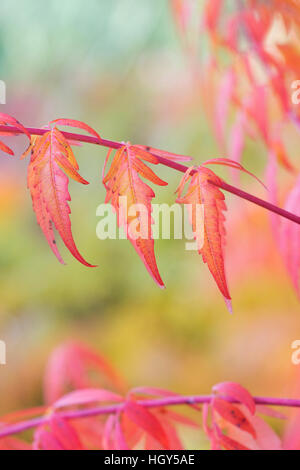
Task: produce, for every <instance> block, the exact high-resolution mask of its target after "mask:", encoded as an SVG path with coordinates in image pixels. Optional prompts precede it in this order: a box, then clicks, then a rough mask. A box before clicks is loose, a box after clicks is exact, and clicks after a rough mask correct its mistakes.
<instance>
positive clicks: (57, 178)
mask: <svg viewBox="0 0 300 470" xmlns="http://www.w3.org/2000/svg"><path fill="white" fill-rule="evenodd" d="M77 169H78V165H77V162H76V160H75V157H74V155H73V152H72V149H71V147H70V145H69V143H68V142H67V140H66V139H65V138H64V136H63V134H62V133H61V132H60V131H59V130H58V129H57V128H56V127H54V128H53V129H52V130H50V131H48V132H46V133H45V134H44V135H43V136H42V137H34V138H33V139H32V144H31V161H30V164H29V167H28V188H29V189H30V192H31V197H32V202H33V209H34V211H35V213H36V216H37V221H38V224H39V225H40V227H41V229H42V230H43V232H44V235H45V237H46V239H47V241H48V243H49V245H50V247H51V249H52V251H53V253H54V254H55V255H56V257H57V258H58V260H59V261H60V262H61V263H63V260H62V258H61V256H60V253H59V251H58V248H57V246H56V241H55V237H54V232H53V225H54V227H55V228H56V230H57V231H58V233H59V235H60V236H61V238H62V240H63V242H64V244H65V245H66V247H67V248H68V249H69V251H70V252H71V253H72V255H73V256H74V257H75V258H76V259H77V260H78V261H79V262H81V263H82V264H84V265H85V266H88V267H93V266H92V265H91V264H89V263H87V262H86V261H85V260H84V258H83V257H82V256H81V254H80V253H79V251H78V250H77V248H76V245H75V242H74V239H73V235H72V231H71V221H70V217H69V214H70V212H71V211H70V208H69V204H68V202H69V201H70V200H71V197H70V194H69V191H68V185H69V180H68V177H67V176H66V174H67V175H68V176H70V177H71V178H73V179H74V180H75V181H77V182H79V183H81V184H88V182H87V181H85V180H84V179H83V178H82V177H81V176H80V175H79V173H78V172H77ZM65 173H66V174H65Z"/></svg>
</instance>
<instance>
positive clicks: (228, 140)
mask: <svg viewBox="0 0 300 470" xmlns="http://www.w3.org/2000/svg"><path fill="white" fill-rule="evenodd" d="M200 3H201V6H200ZM171 4H172V7H173V11H174V12H175V17H176V21H177V23H180V22H181V23H183V22H184V24H189V19H188V18H187V14H188V12H189V14H190V15H193V12H195V6H196V5H198V7H199V9H198V10H197V12H198V15H199V22H198V23H199V25H200V28H201V31H202V32H205V33H206V35H207V36H208V38H209V48H210V55H209V59H208V60H207V61H206V63H205V64H203V63H201V65H200V61H199V66H200V68H201V73H199V74H198V79H199V81H200V85H201V86H200V88H201V90H202V95H203V103H204V106H205V108H206V114H207V116H208V117H209V119H210V121H211V123H212V127H213V129H214V132H215V135H216V138H217V141H218V144H219V147H220V150H221V151H222V153H224V154H225V155H227V156H228V158H230V159H231V160H234V161H236V162H241V160H242V156H243V152H244V149H245V145H246V142H247V139H251V140H256V141H257V140H259V141H260V142H262V143H263V145H264V147H265V149H266V153H267V155H268V159H267V160H268V176H269V185H270V187H271V188H273V191H274V192H276V189H277V185H278V183H277V180H276V179H275V172H274V171H273V170H271V168H270V167H272V166H273V167H274V166H277V165H279V166H281V167H282V168H283V170H284V171H286V172H288V174H289V178H290V180H291V185H292V186H293V188H292V190H291V192H290V193H289V194H288V195H287V197H286V203H285V209H286V210H289V211H293V212H294V213H295V214H296V215H299V214H300V212H299V203H300V199H299V198H300V189H299V184H300V182H299V178H298V169H297V168H295V166H296V165H294V163H293V162H292V160H291V156H290V151H289V149H288V141H287V136H286V135H287V129H290V128H293V126H295V130H296V132H299V130H300V108H299V106H295V105H293V102H292V94H293V93H295V88H294V89H293V85H292V84H293V82H294V81H297V80H299V79H300V67H299V53H300V41H299V40H300V4H299V2H298V1H295V0H269V1H264V0H235V1H232V2H226V1H225V0H206V1H204V2H199V1H198V0H180V1H178V0H171ZM180 18H181V20H180ZM186 30H187V28H185V29H183V28H181V33H182V34H183V35H184V34H187V31H186ZM193 50H195V51H197V48H196V47H194V48H193ZM196 59H197V60H198V57H196ZM193 67H194V63H193ZM298 96H299V94H298ZM291 124H292V126H291ZM288 135H290V133H289V134H288ZM296 138H299V137H298V136H296V135H295V139H296ZM289 191H290V189H289ZM274 192H272V199H273V201H274V200H275V193H274ZM273 225H274V227H275V228H276V233H275V237H276V240H277V241H278V242H279V248H280V252H281V253H282V256H283V260H284V263H285V265H286V266H287V270H288V272H289V274H290V276H291V278H292V281H293V285H294V286H295V289H296V291H297V293H298V295H299V296H300V282H299V281H300V245H299V240H300V229H299V227H298V226H295V225H294V224H292V223H290V222H288V221H279V220H278V221H277V222H276V224H273ZM290 240H293V243H292V244H291V243H290Z"/></svg>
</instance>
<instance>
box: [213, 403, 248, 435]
mask: <svg viewBox="0 0 300 470" xmlns="http://www.w3.org/2000/svg"><path fill="white" fill-rule="evenodd" d="M212 408H213V410H214V411H216V412H217V413H218V414H219V415H220V416H221V417H222V418H223V419H224V420H225V421H228V422H229V423H231V424H233V425H234V426H236V427H237V428H239V429H241V430H243V431H245V432H248V433H249V434H251V435H252V436H253V437H254V438H256V432H255V429H254V428H253V426H252V424H251V423H250V422H249V420H248V419H247V417H246V416H245V414H244V413H243V412H242V411H241V410H240V409H239V407H238V406H236V405H234V404H232V403H228V402H227V401H225V400H222V399H220V398H214V399H213V401H212Z"/></svg>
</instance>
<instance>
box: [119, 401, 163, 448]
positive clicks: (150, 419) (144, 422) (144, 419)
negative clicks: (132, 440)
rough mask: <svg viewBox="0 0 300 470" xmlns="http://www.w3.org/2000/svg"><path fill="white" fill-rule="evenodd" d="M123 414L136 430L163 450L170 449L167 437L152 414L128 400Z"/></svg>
mask: <svg viewBox="0 0 300 470" xmlns="http://www.w3.org/2000/svg"><path fill="white" fill-rule="evenodd" d="M124 414H125V416H126V417H127V418H128V419H129V420H130V421H132V422H133V423H134V424H135V425H136V426H137V427H138V428H141V429H142V430H143V431H144V432H145V433H146V434H149V435H150V436H151V437H152V438H153V439H155V440H156V441H157V442H158V443H159V444H160V445H161V446H162V448H163V449H166V450H167V449H170V444H169V441H168V437H167V435H166V433H165V431H164V429H163V427H162V425H161V423H160V422H159V420H158V419H157V418H156V417H155V415H154V414H153V413H151V412H150V411H149V410H147V409H146V408H144V407H143V406H141V405H139V404H137V403H135V402H134V401H132V400H128V401H127V402H126V404H125V408H124Z"/></svg>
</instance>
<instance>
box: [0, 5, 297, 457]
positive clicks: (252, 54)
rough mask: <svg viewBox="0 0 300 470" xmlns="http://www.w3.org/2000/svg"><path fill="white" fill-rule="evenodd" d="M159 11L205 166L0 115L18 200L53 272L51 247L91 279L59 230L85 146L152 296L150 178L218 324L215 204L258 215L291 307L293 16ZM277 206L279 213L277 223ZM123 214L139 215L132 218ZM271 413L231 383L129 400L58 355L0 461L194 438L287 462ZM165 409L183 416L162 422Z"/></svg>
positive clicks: (67, 226)
mask: <svg viewBox="0 0 300 470" xmlns="http://www.w3.org/2000/svg"><path fill="white" fill-rule="evenodd" d="M200 3H201V5H200ZM229 3H230V5H229ZM170 6H171V8H172V11H173V15H174V19H175V22H176V25H177V29H178V31H179V34H180V38H181V40H182V46H183V47H182V50H183V53H184V54H185V58H186V67H190V70H191V74H192V75H193V83H194V85H195V90H198V93H199V94H200V95H201V103H202V108H201V110H199V113H200V112H201V113H205V115H206V118H207V120H208V121H209V122H210V124H211V127H212V129H213V132H214V135H215V138H216V141H217V143H218V147H219V152H220V157H219V158H218V157H215V156H214V157H213V158H211V159H209V160H207V156H202V155H201V156H200V158H201V161H203V162H202V163H201V164H197V165H195V164H192V165H191V166H189V167H188V166H185V163H186V162H189V161H190V160H191V158H190V157H189V156H186V155H177V154H174V153H170V152H168V151H164V150H159V149H156V148H152V147H150V146H146V145H135V144H131V143H130V142H115V141H108V140H105V139H104V138H103V136H102V134H101V133H98V132H97V131H96V130H94V129H93V128H92V127H90V126H89V125H87V124H86V123H83V122H81V121H77V120H72V119H56V120H54V121H51V122H50V123H48V124H47V125H46V126H44V127H41V128H35V129H33V128H29V127H25V126H24V125H23V124H21V123H20V122H19V121H18V120H16V119H15V118H14V117H12V116H9V115H7V114H4V113H0V137H1V141H0V150H1V152H2V153H4V154H6V155H10V156H13V151H12V149H11V148H10V147H9V146H8V145H7V144H6V143H4V142H3V141H2V140H3V139H4V140H5V142H6V140H7V139H8V138H9V137H16V136H20V135H22V136H23V137H24V138H25V139H26V140H27V141H29V142H28V146H27V150H25V149H24V153H23V155H22V158H24V159H26V158H27V159H28V174H27V186H28V190H29V192H30V195H31V198H32V205H33V210H34V213H35V215H36V219H37V223H38V225H39V226H40V228H41V230H42V232H43V234H44V237H45V238H46V240H47V242H48V244H49V246H50V248H51V250H52V252H53V253H54V255H55V256H56V258H57V259H58V261H59V262H60V263H62V264H64V260H63V257H62V255H61V254H60V249H59V247H58V244H57V235H58V236H59V237H60V239H61V241H62V242H63V244H64V245H65V247H66V248H67V250H68V251H69V252H70V253H71V254H72V256H73V257H74V258H75V259H76V260H77V261H78V262H79V263H81V264H82V265H83V266H85V267H87V268H95V267H96V266H95V263H94V262H93V263H92V262H90V261H87V260H86V259H85V257H84V256H83V255H82V254H81V249H80V251H79V249H78V248H77V245H76V242H75V238H76V237H74V235H73V233H72V227H71V218H70V213H71V208H70V203H71V195H70V192H69V182H70V179H71V180H74V181H75V182H76V183H79V184H80V185H88V184H89V182H88V181H87V180H86V179H85V178H84V176H82V174H81V173H80V170H79V164H78V162H77V159H76V156H75V153H74V148H76V146H78V145H81V144H82V143H87V144H88V143H89V144H94V145H98V146H103V147H106V148H108V154H107V158H106V160H105V162H104V164H103V165H102V166H103V169H102V173H101V170H100V165H99V185H100V184H102V185H103V186H104V188H105V190H106V198H105V203H106V204H110V205H111V206H112V208H113V210H114V212H115V214H116V217H117V221H118V225H119V227H120V228H122V229H124V232H125V234H126V237H127V239H128V241H129V242H130V243H131V245H132V246H133V248H134V250H135V251H136V253H137V254H138V256H139V257H140V259H141V260H142V262H143V264H144V266H145V268H146V269H147V271H148V273H149V274H150V276H151V278H152V279H153V281H154V282H155V283H156V285H157V286H158V287H159V288H161V289H163V288H165V283H164V280H163V275H162V273H161V272H160V269H159V264H158V262H157V258H156V253H155V243H154V238H153V215H152V212H153V201H154V200H155V197H156V194H155V192H154V189H153V188H155V189H156V191H158V190H160V191H161V192H162V188H164V187H165V186H167V185H168V182H167V181H164V180H163V179H161V178H160V176H159V174H158V171H157V170H156V169H157V167H159V165H164V166H166V167H168V168H169V169H170V170H171V169H173V170H176V171H179V172H180V173H182V176H181V178H178V188H177V190H176V193H175V194H174V202H175V201H176V203H177V204H180V205H187V207H188V210H189V222H190V225H191V227H192V231H193V236H194V239H195V241H196V243H197V248H198V250H197V251H198V254H199V259H200V260H202V261H203V263H204V264H205V265H206V266H207V269H208V270H209V272H210V274H211V275H212V277H213V279H214V281H215V284H216V286H217V288H218V290H219V292H220V293H221V295H222V296H223V298H224V300H225V303H226V306H227V308H228V310H229V311H230V312H231V313H232V312H233V307H232V298H231V291H230V288H229V282H228V279H227V273H226V237H227V234H226V213H227V204H226V191H229V192H231V193H233V194H235V195H237V196H239V197H242V198H244V199H248V200H249V201H251V202H254V203H256V204H258V205H260V206H262V207H265V208H267V209H269V210H270V211H271V212H272V216H271V218H270V219H271V226H272V231H273V235H274V240H275V242H276V244H277V247H278V252H279V253H280V254H281V256H282V259H283V262H284V264H285V266H286V269H287V271H288V273H289V275H290V278H291V280H292V283H293V286H294V289H295V291H296V292H297V294H298V296H300V283H299V281H300V277H299V276H300V218H299V216H300V210H299V205H300V177H299V169H298V164H297V161H296V162H295V161H294V160H295V159H294V158H293V155H292V151H291V149H290V148H289V142H288V139H287V137H286V129H287V128H288V129H290V128H291V129H292V132H294V133H295V135H296V136H297V138H299V136H298V135H297V133H299V131H300V111H299V109H300V108H299V107H297V106H295V105H294V104H293V102H292V100H291V94H292V91H293V90H294V89H295V87H294V85H292V84H293V82H294V81H295V80H297V79H300V66H299V60H298V59H299V52H300V42H299V37H300V36H299V33H300V31H299V29H300V5H299V2H298V1H295V0H285V1H283V0H270V1H263V0H247V1H246V0H237V1H233V2H225V0H206V1H204V2H197V1H196V0H170ZM195 24H196V31H197V35H196V37H197V38H200V36H201V39H202V37H204V36H205V40H206V41H207V42H208V49H209V54H208V57H205V58H203V57H202V56H201V53H200V52H199V48H198V47H197V44H195V42H194V41H195V36H194V35H191V34H190V32H191V29H192V27H193V25H194V27H195ZM191 37H193V39H192V38H191ZM196 42H197V41H196ZM66 128H67V129H68V131H66ZM69 128H72V129H73V131H72V133H71V132H69ZM74 129H76V132H77V133H75V132H74ZM78 132H83V133H84V134H83V135H82V134H78ZM249 141H258V142H259V143H260V144H261V146H262V148H263V149H264V152H265V157H266V158H265V161H264V162H263V165H262V166H263V168H264V172H265V176H264V177H263V178H262V180H263V181H264V182H265V184H264V182H262V181H261V180H260V179H258V178H257V177H256V176H255V175H254V174H253V173H251V172H250V171H248V170H247V169H246V168H245V166H246V165H244V161H243V157H244V151H245V149H246V147H247V144H248V142H249ZM212 166H213V167H214V168H216V167H217V168H218V166H219V167H220V166H222V167H225V168H226V169H228V170H229V172H230V177H231V178H232V179H233V181H234V182H235V183H236V184H238V185H239V184H240V183H241V181H240V178H239V176H238V175H239V174H240V173H244V174H246V175H247V176H248V177H251V178H254V179H255V180H256V183H259V184H262V185H263V186H264V189H267V190H268V191H266V194H267V196H266V198H268V201H264V200H261V199H258V198H257V197H255V196H252V195H251V194H248V193H245V192H243V191H241V190H239V189H238V188H237V187H235V186H234V187H233V186H230V185H229V184H228V183H226V182H225V181H224V180H223V178H221V177H220V176H219V175H218V174H217V171H213V170H212V169H211V167H212ZM282 174H283V175H284V176H285V178H286V180H287V181H288V183H287V184H286V185H283V186H281V185H280V184H279V180H280V179H279V176H280V175H282ZM175 189H176V188H174V192H175ZM282 204H283V205H284V210H282V209H280V206H281V205H282ZM133 205H135V206H142V207H143V208H144V209H145V211H146V212H145V213H144V214H142V212H139V213H138V216H136V215H133V213H132V212H131V210H130V209H131V207H132V206H133ZM276 214H277V215H276ZM279 215H281V216H282V217H279ZM137 234H138V235H137ZM228 236H230V233H229V234H228ZM229 262H230V260H229ZM103 275H104V274H103ZM274 404H275V405H276V403H275V402H272V399H263V398H260V397H253V396H252V395H251V394H250V393H249V392H248V391H247V390H246V389H245V388H243V387H242V386H241V385H239V384H237V383H232V382H224V383H220V384H217V385H216V386H215V387H213V389H212V391H211V393H210V394H209V395H206V396H201V395H196V396H192V397H191V396H186V397H185V396H181V395H179V394H176V393H173V392H170V391H167V390H160V389H156V388H150V387H140V388H134V389H130V388H129V387H128V386H127V385H126V382H125V380H124V379H123V377H121V376H120V375H119V374H118V372H116V371H115V370H114V368H113V367H112V366H111V365H110V364H109V363H108V362H107V361H106V360H105V359H104V358H103V357H101V356H100V355H99V354H98V353H97V352H95V351H92V350H90V349H89V348H88V347H86V346H85V345H82V344H77V343H75V342H71V343H67V344H64V345H62V346H61V347H60V348H58V349H57V350H55V351H54V353H53V354H52V356H51V358H50V360H49V364H48V366H47V368H46V372H45V377H44V404H43V405H42V406H41V407H39V408H36V409H32V410H28V411H22V412H17V413H14V414H11V415H8V416H4V417H2V418H0V449H1V450H88V449H97V450H135V449H138V450H140V449H145V450H151V449H158V450H170V449H172V450H175V449H176V450H184V449H185V443H184V439H183V438H182V429H184V428H190V429H192V430H193V431H194V432H195V433H196V432H197V433H199V435H200V432H202V433H204V434H205V436H206V438H207V443H208V445H210V447H211V448H212V449H214V450H222V449H226V450H265V449H272V450H273V449H274V450H282V449H299V448H300V445H299V438H298V436H299V429H300V428H299V426H300V422H299V415H298V414H297V415H296V413H295V414H294V415H293V417H292V420H291V419H290V417H289V416H287V415H286V414H282V413H281V412H279V411H278V410H275V409H274V407H273V406H274ZM177 405H178V406H179V405H181V406H183V407H184V409H183V410H182V408H181V411H180V412H177V411H175V410H176V408H175V406H177ZM277 405H282V406H286V407H289V406H291V407H295V408H296V407H297V408H298V407H300V403H299V402H297V403H295V402H294V404H291V402H289V403H287V402H285V403H283V402H282V401H281V402H280V400H279V401H278V403H277ZM269 418H272V419H276V420H282V421H283V420H285V421H286V425H285V426H283V427H284V429H285V431H284V432H283V435H282V436H279V434H277V433H275V431H274V430H273V429H272V427H271V426H270V425H269V423H268V420H269Z"/></svg>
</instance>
